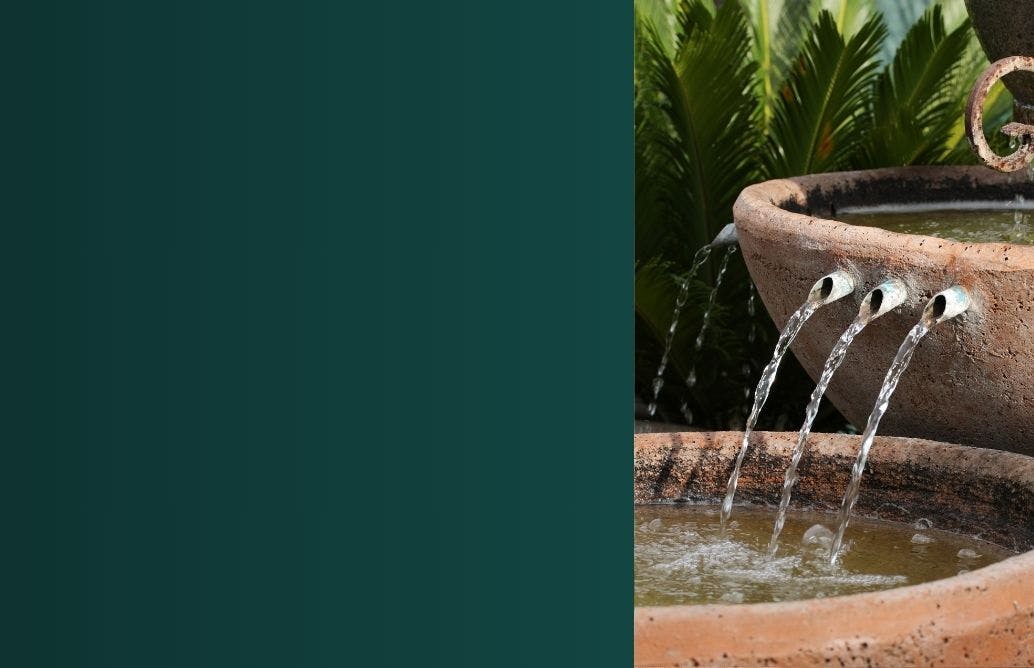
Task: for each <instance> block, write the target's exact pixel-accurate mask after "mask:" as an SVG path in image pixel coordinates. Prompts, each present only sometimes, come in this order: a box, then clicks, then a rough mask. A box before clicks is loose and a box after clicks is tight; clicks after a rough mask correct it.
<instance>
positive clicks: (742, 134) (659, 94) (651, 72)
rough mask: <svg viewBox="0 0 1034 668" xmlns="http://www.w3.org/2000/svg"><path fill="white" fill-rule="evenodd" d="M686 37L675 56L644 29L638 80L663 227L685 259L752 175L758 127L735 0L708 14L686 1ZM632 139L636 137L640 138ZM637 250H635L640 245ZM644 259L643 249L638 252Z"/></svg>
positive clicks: (728, 212)
mask: <svg viewBox="0 0 1034 668" xmlns="http://www.w3.org/2000/svg"><path fill="white" fill-rule="evenodd" d="M680 16H681V17H689V19H688V20H687V19H685V18H683V21H682V25H684V26H688V27H687V29H685V30H684V31H683V36H684V41H682V43H681V44H680V45H679V48H678V52H677V54H676V56H675V58H674V59H668V58H666V57H664V54H663V51H662V49H661V48H660V46H659V45H658V44H656V43H655V42H656V40H655V39H653V38H652V37H651V36H650V34H651V31H650V29H649V27H648V26H645V27H644V30H643V31H642V32H643V35H644V45H643V48H642V51H641V53H642V55H643V61H642V62H641V63H640V67H639V68H638V69H639V72H638V76H639V81H640V85H641V86H642V88H643V93H642V94H641V95H640V99H641V101H642V104H643V105H647V106H649V107H650V108H648V109H644V110H643V112H642V114H641V116H642V118H643V123H644V127H642V128H640V129H639V131H638V132H639V137H642V138H646V137H649V141H650V144H651V145H650V148H649V150H648V151H647V153H648V155H647V156H645V157H646V158H647V162H649V164H650V168H651V169H653V170H655V171H654V172H653V176H652V178H654V179H656V180H657V181H658V182H662V183H664V184H665V185H664V186H663V187H661V188H659V190H660V191H661V197H662V198H663V199H664V200H665V206H666V208H667V209H668V211H667V214H668V215H667V218H666V219H665V220H664V221H663V222H657V221H652V222H651V221H639V220H637V223H636V224H637V226H638V225H640V224H644V223H645V224H648V225H656V224H662V225H668V226H670V227H671V228H672V229H671V233H672V234H673V235H674V237H673V238H674V239H675V240H677V243H678V246H677V248H679V249H680V250H681V251H682V252H683V253H684V255H683V256H681V257H672V256H671V255H670V254H669V255H668V257H669V258H670V259H675V260H677V261H679V262H680V263H681V264H683V265H685V264H686V263H687V261H688V257H689V256H690V255H692V253H693V251H695V250H696V249H697V248H699V247H700V246H702V245H704V244H705V243H707V242H709V241H710V240H711V239H712V238H713V236H714V235H715V234H716V233H717V232H718V230H720V229H721V228H722V227H723V226H724V225H725V224H726V223H728V222H730V220H731V216H732V203H733V202H734V201H735V199H736V197H737V195H738V194H739V191H740V190H741V189H742V188H743V186H744V185H745V184H746V183H748V182H750V180H751V179H752V178H753V177H754V176H755V170H754V162H753V160H752V153H753V151H754V148H755V146H756V141H757V139H756V138H757V132H756V129H755V126H754V123H753V120H752V114H753V111H754V105H755V102H754V98H753V96H752V92H753V89H754V82H755V79H754V68H753V66H752V63H751V60H750V58H749V50H750V32H749V27H748V24H747V19H746V16H745V14H744V12H743V9H742V7H741V6H740V5H739V3H738V2H735V1H732V2H726V3H724V4H723V5H722V7H721V8H720V9H719V10H718V11H717V12H716V13H715V15H714V17H713V18H711V16H710V13H709V12H708V10H707V8H706V6H705V4H704V3H702V2H699V0H697V1H694V2H687V3H684V4H683V5H682V8H681V10H680ZM637 141H639V140H638V139H637ZM637 254H638V250H637ZM638 256H639V257H644V255H643V254H638Z"/></svg>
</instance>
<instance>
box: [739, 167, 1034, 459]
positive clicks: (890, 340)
mask: <svg viewBox="0 0 1034 668" xmlns="http://www.w3.org/2000/svg"><path fill="white" fill-rule="evenodd" d="M1017 194H1022V195H1023V196H1024V197H1025V198H1026V199H1027V200H1028V201H1030V200H1031V199H1032V198H1034V183H1032V182H1031V181H1029V180H1028V179H1027V177H1026V174H1025V173H1014V174H1002V173H999V172H994V171H992V170H990V169H987V168H984V167H906V168H897V169H880V170H870V171H863V172H841V173H834V174H820V175H811V176H802V177H797V178H791V179H780V180H775V181H767V182H765V183H760V184H757V185H753V186H750V187H748V188H746V189H744V190H743V192H742V193H741V194H740V197H739V199H738V200H737V201H736V206H735V209H734V212H735V219H736V229H737V233H738V236H739V242H740V247H741V249H742V251H743V257H744V259H745V261H746V264H747V268H748V269H749V271H750V274H751V276H752V277H753V279H754V282H755V283H756V285H757V288H758V292H759V294H760V295H761V298H762V299H763V301H764V303H765V306H766V308H767V309H768V312H769V314H771V316H772V318H773V320H774V321H775V323H776V325H777V326H779V327H782V326H783V325H784V324H785V323H786V320H787V318H788V317H789V315H790V314H791V313H792V312H793V311H794V310H795V309H797V308H798V307H799V306H800V305H801V302H802V301H803V299H804V297H805V296H806V295H807V293H808V290H809V288H810V287H811V286H812V284H813V283H814V282H815V281H816V280H817V279H818V278H820V277H822V276H823V275H824V274H826V273H828V272H831V271H833V270H836V269H844V270H846V271H848V272H849V273H851V274H852V275H854V277H855V279H856V285H857V286H858V287H857V289H856V290H855V293H854V294H853V295H852V296H850V297H847V298H844V299H841V300H840V301H838V302H835V303H834V304H831V305H829V306H826V307H824V308H822V309H820V310H819V311H818V312H817V313H816V314H815V315H814V316H813V317H812V319H811V320H810V321H809V322H808V324H807V325H805V327H804V329H803V330H802V331H801V333H800V334H799V335H798V336H797V339H796V341H795V342H794V344H793V347H792V350H793V352H794V354H795V355H796V357H797V359H798V360H799V361H800V362H801V364H802V365H803V367H804V368H805V370H807V372H808V373H809V374H810V375H811V377H812V378H813V379H815V378H817V377H818V375H819V373H820V371H821V369H822V365H823V363H824V361H825V359H826V356H827V355H828V354H829V351H830V349H831V348H832V347H833V344H834V343H835V342H836V340H837V338H838V337H839V336H840V334H841V333H842V332H843V330H844V329H845V328H846V326H847V325H848V324H849V323H850V322H851V320H852V318H854V316H855V315H856V313H857V311H858V306H859V304H860V302H861V299H862V297H863V296H864V295H865V293H866V292H867V291H868V290H870V289H871V288H873V287H875V286H876V285H877V284H878V283H880V282H881V281H883V280H884V279H886V278H888V277H898V278H900V279H903V280H904V281H905V283H906V284H907V285H908V286H909V287H910V290H909V293H910V297H909V299H908V301H906V302H905V304H903V305H902V306H901V307H899V308H898V309H897V310H895V311H893V312H891V313H889V314H888V315H885V316H883V317H882V318H881V319H880V320H878V321H876V322H874V323H873V324H872V325H871V326H869V327H867V328H866V329H865V330H864V331H863V332H862V333H861V334H860V335H859V336H858V338H857V339H855V341H854V344H853V346H852V348H851V350H850V352H849V353H848V355H847V358H846V360H845V361H844V364H843V366H842V367H841V368H840V370H839V371H838V372H837V374H836V376H834V378H833V382H832V383H831V384H830V386H829V389H828V390H827V392H826V396H827V397H828V398H829V399H830V400H831V401H832V402H833V404H834V405H835V406H836V407H837V408H838V409H839V410H840V411H841V413H843V414H844V415H845V416H846V417H847V418H848V419H849V420H850V421H851V422H852V423H853V424H854V425H856V426H857V427H858V428H859V429H861V428H862V427H864V426H865V421H866V419H867V417H868V415H869V412H870V411H871V410H872V407H873V402H874V400H875V398H876V394H877V391H878V389H879V386H880V383H881V382H882V380H883V377H884V374H885V373H886V370H887V367H888V366H889V364H890V362H891V360H892V359H893V358H894V353H895V352H896V351H897V348H898V346H899V345H900V343H901V340H902V338H903V337H904V336H905V334H906V333H907V332H908V330H909V329H910V328H911V327H912V326H913V325H914V324H915V323H916V321H917V320H918V318H919V314H920V312H921V310H922V308H923V305H924V304H925V303H926V301H927V300H928V299H929V298H930V297H931V296H932V295H933V294H935V293H936V292H938V291H940V290H943V289H944V288H947V287H949V286H951V285H953V284H961V285H963V286H965V287H967V288H968V289H969V290H970V292H971V295H972V297H973V307H972V308H971V309H970V311H969V312H967V313H965V314H963V315H962V316H961V317H959V318H956V319H955V320H953V321H950V322H948V323H945V324H942V325H940V326H938V327H937V328H935V329H934V330H933V331H932V332H931V333H930V334H929V335H928V336H927V337H926V339H924V340H923V342H922V343H921V344H920V346H919V348H918V350H917V352H916V354H915V357H914V358H913V360H912V364H911V366H910V367H909V369H908V371H907V372H906V373H905V375H904V377H903V379H902V380H901V384H900V386H899V387H898V389H897V392H896V394H895V395H894V397H893V398H892V399H891V409H890V411H889V412H888V413H887V415H886V416H885V417H884V419H883V422H882V423H881V426H880V433H883V434H887V435H898V436H914V437H922V438H931V439H935V440H939V441H947V442H953V443H967V444H971V445H975V446H980V447H990V448H998V449H1002V450H1012V451H1016V452H1023V453H1027V454H1034V332H1032V327H1034V313H1032V310H1031V309H1032V308H1034V246H1025V245H1013V244H996V243H958V242H954V241H947V240H944V239H937V238H933V237H927V236H921V235H913V234H899V233H896V232H889V231H886V230H881V229H877V228H872V227H860V226H855V225H847V224H845V223H842V222H838V221H837V220H836V218H837V211H838V210H842V209H843V208H844V207H848V206H858V205H873V204H882V203H917V202H939V201H953V200H989V199H993V200H1004V201H1011V200H1013V198H1014V197H1015V196H1016V195H1017Z"/></svg>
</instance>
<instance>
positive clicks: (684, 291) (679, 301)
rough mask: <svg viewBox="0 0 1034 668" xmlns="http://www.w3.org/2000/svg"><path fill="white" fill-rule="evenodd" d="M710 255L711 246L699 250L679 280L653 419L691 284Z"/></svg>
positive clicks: (653, 403) (655, 392)
mask: <svg viewBox="0 0 1034 668" xmlns="http://www.w3.org/2000/svg"><path fill="white" fill-rule="evenodd" d="M710 255H711V245H710V244H708V245H707V246H704V247H702V248H701V249H700V250H698V251H697V252H696V255H694V256H693V263H692V265H690V268H689V271H688V272H686V275H685V276H682V277H680V278H678V279H677V280H678V282H679V292H678V295H676V297H675V310H674V311H673V312H672V314H671V325H669V326H668V335H667V336H666V337H665V339H664V354H663V355H662V356H661V363H660V365H659V366H658V367H657V374H656V375H655V376H654V379H653V388H652V389H653V400H652V401H651V402H650V405H649V407H648V408H647V412H648V413H649V414H650V416H651V417H653V414H654V413H656V412H657V397H658V395H660V393H661V388H662V387H664V370H665V369H666V368H668V357H669V356H670V355H671V345H672V343H673V342H674V341H675V330H676V329H677V328H678V326H679V316H680V315H681V314H682V307H683V306H685V305H686V300H687V299H688V298H689V283H690V281H692V280H693V277H694V276H695V275H696V273H697V271H698V270H699V269H700V267H701V266H702V265H703V264H704V262H706V261H707V258H708V257H709V256H710Z"/></svg>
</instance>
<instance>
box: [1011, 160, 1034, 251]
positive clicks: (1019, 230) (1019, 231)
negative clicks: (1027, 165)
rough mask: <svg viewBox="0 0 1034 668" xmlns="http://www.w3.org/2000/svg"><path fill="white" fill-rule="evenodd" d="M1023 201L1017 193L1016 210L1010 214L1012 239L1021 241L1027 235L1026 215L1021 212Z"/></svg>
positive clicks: (1021, 196)
mask: <svg viewBox="0 0 1034 668" xmlns="http://www.w3.org/2000/svg"><path fill="white" fill-rule="evenodd" d="M1031 165H1034V163H1031ZM1028 173H1029V172H1028ZM1032 180H1034V178H1032ZM1025 201H1026V200H1025V199H1024V197H1023V195H1020V194H1019V193H1017V194H1016V198H1015V200H1014V202H1015V204H1016V210H1015V211H1013V214H1012V222H1013V228H1012V236H1013V239H1017V240H1022V239H1023V238H1024V237H1025V236H1026V235H1027V214H1026V213H1025V212H1024V210H1023V205H1024V203H1025Z"/></svg>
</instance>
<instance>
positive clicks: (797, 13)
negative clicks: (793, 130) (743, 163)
mask: <svg viewBox="0 0 1034 668" xmlns="http://www.w3.org/2000/svg"><path fill="white" fill-rule="evenodd" d="M813 4H814V3H813V0H751V1H750V2H748V3H747V8H748V10H749V11H750V18H751V25H752V27H753V31H754V41H753V44H754V60H755V61H756V62H757V64H758V97H759V98H760V102H761V104H760V112H761V113H760V116H761V129H762V132H764V131H765V130H766V129H767V128H768V125H769V123H771V121H772V115H773V113H774V107H775V104H776V102H777V100H778V93H779V90H780V87H781V86H782V83H783V81H785V80H786V75H787V73H788V72H789V71H790V64H791V63H792V62H793V59H794V57H795V56H796V55H797V52H798V51H799V50H800V45H801V41H802V40H803V38H804V35H805V34H806V33H807V30H808V26H809V25H811V16H812V11H811V9H812V6H813Z"/></svg>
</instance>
